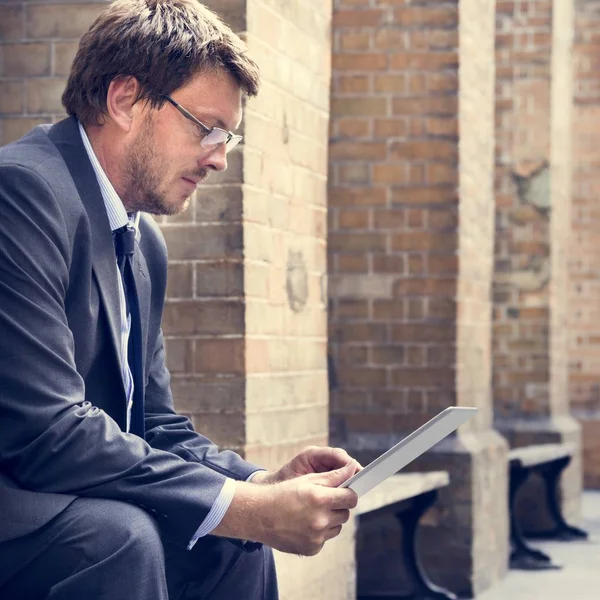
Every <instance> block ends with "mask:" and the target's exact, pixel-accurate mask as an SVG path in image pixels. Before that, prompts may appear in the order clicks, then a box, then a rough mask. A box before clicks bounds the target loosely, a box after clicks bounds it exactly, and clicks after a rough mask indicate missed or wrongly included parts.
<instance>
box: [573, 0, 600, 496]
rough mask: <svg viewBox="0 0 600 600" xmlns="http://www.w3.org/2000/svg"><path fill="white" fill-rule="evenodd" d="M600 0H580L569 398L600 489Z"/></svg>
mask: <svg viewBox="0 0 600 600" xmlns="http://www.w3.org/2000/svg"><path fill="white" fill-rule="evenodd" d="M599 28H600V1H598V0H577V1H576V3H575V40H574V47H573V57H574V61H573V62H574V76H575V82H574V83H575V85H574V112H573V210H572V221H571V223H572V236H571V241H570V249H571V252H570V257H569V258H570V260H569V278H570V285H569V315H568V323H569V368H570V371H569V396H570V398H571V408H572V413H573V415H574V416H575V417H576V418H577V419H578V420H579V422H580V423H581V425H582V433H583V469H584V484H585V487H586V488H595V489H600V287H599V285H598V273H599V272H600V238H599V237H598V230H599V227H600V210H599V209H598V197H599V195H600V176H599V174H598V164H599V163H600V128H599V125H598V124H599V123H600V85H599V83H598V56H600V37H599V36H598V33H597V32H598V30H599Z"/></svg>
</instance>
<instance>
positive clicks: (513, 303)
mask: <svg viewBox="0 0 600 600" xmlns="http://www.w3.org/2000/svg"><path fill="white" fill-rule="evenodd" d="M572 9H573V6H572V2H569V1H563V0H558V1H553V0H537V1H536V2H528V1H515V2H501V3H499V4H498V21H497V22H498V27H497V37H496V48H497V83H496V91H497V102H496V136H497V145H496V242H495V272H494V342H493V347H494V354H493V363H494V366H493V372H494V386H493V390H494V416H495V419H494V423H495V426H496V427H497V428H498V429H499V431H501V432H502V433H503V434H504V435H505V436H506V437H507V438H508V440H509V442H510V444H511V445H512V446H523V445H528V444H537V443H545V442H563V441H568V442H572V443H574V444H575V445H576V447H577V452H578V451H579V426H578V424H577V423H576V422H575V421H574V420H573V419H572V418H571V416H570V414H569V396H568V389H567V354H566V351H567V346H566V340H567V326H568V324H567V309H568V307H567V295H566V290H567V281H566V274H567V262H566V255H567V254H566V253H567V249H568V239H569V231H570V195H571V190H570V185H571V150H570V147H571V146H570V140H571V132H570V115H571V63H570V48H571V38H572V32H573V28H572V20H573V10H572ZM579 473H580V460H579V456H578V454H577V455H576V456H575V459H574V461H573V465H572V466H571V467H570V468H569V470H568V472H567V474H566V476H565V477H564V487H563V492H564V500H565V507H566V509H567V511H568V513H569V514H570V515H573V516H575V515H576V514H577V511H578V502H579V498H580V494H581V481H580V474H579ZM537 483H538V485H537V486H536V485H534V484H533V483H532V484H531V486H530V487H529V492H524V494H523V495H524V497H525V498H526V500H525V503H526V504H527V505H528V508H527V509H525V508H524V510H526V511H527V516H525V514H524V515H523V516H524V518H525V523H526V524H525V526H526V527H527V528H535V527H537V526H540V527H541V526H543V525H542V523H543V522H544V518H543V517H542V514H543V513H542V512H540V510H539V508H540V502H541V501H543V493H542V490H541V489H540V486H539V482H537Z"/></svg>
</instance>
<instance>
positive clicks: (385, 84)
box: [373, 73, 408, 93]
mask: <svg viewBox="0 0 600 600" xmlns="http://www.w3.org/2000/svg"><path fill="white" fill-rule="evenodd" d="M373 89H374V90H375V92H395V93H404V92H406V91H407V90H408V85H407V76H406V75H405V74H404V73H397V74H390V75H388V74H385V75H377V74H376V75H375V77H374V80H373Z"/></svg>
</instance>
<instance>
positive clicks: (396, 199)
mask: <svg viewBox="0 0 600 600" xmlns="http://www.w3.org/2000/svg"><path fill="white" fill-rule="evenodd" d="M457 203H458V199H457V197H456V190H455V188H454V187H450V186H437V187H431V186H428V187H410V188H405V189H395V190H392V204H399V205H406V204H419V205H440V204H457Z"/></svg>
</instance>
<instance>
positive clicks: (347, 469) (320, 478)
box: [311, 462, 355, 487]
mask: <svg viewBox="0 0 600 600" xmlns="http://www.w3.org/2000/svg"><path fill="white" fill-rule="evenodd" d="M354 472H355V465H354V462H350V463H347V464H346V465H344V466H343V467H341V468H338V469H334V470H333V471H327V472H325V473H316V474H314V475H312V476H311V477H312V482H313V483H316V484H317V485H323V486H325V487H338V486H339V485H341V484H342V483H344V481H346V479H349V478H350V477H352V475H354Z"/></svg>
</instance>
